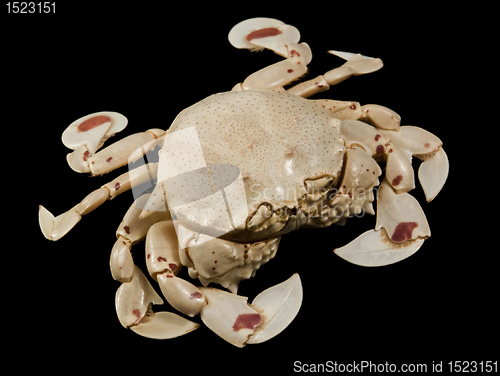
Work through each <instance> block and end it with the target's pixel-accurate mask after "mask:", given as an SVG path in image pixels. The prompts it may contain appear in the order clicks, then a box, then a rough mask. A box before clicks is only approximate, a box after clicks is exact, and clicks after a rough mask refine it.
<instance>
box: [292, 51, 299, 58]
mask: <svg viewBox="0 0 500 376" xmlns="http://www.w3.org/2000/svg"><path fill="white" fill-rule="evenodd" d="M290 56H291V57H294V56H298V57H300V54H299V53H298V52H297V51H295V50H291V51H290Z"/></svg>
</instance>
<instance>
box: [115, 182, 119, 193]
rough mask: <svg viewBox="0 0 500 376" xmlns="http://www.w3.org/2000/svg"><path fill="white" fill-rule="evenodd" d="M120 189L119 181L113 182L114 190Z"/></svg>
mask: <svg viewBox="0 0 500 376" xmlns="http://www.w3.org/2000/svg"><path fill="white" fill-rule="evenodd" d="M119 189H120V183H116V184H115V191H117V190H119Z"/></svg>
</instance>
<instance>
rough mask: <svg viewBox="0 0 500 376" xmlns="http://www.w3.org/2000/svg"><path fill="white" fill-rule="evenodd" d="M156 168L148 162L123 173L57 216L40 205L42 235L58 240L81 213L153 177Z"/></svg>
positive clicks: (155, 165)
mask: <svg viewBox="0 0 500 376" xmlns="http://www.w3.org/2000/svg"><path fill="white" fill-rule="evenodd" d="M157 169H158V164H157V163H150V164H145V165H142V166H140V167H137V168H135V169H133V170H131V171H129V172H127V173H124V174H122V175H120V176H119V177H118V178H116V179H114V180H113V181H111V182H109V183H108V184H105V185H103V186H102V187H101V188H99V189H97V190H95V191H94V192H92V193H90V194H89V195H88V196H87V197H85V198H84V199H83V200H82V201H81V202H80V203H79V204H77V205H76V206H74V207H73V208H71V209H70V210H68V211H67V212H66V213H63V214H61V215H59V216H57V217H54V216H53V215H52V213H50V212H49V211H48V210H47V209H45V208H44V207H43V206H42V205H40V207H39V212H38V219H39V223H40V228H41V230H42V233H43V235H44V236H45V237H46V238H47V239H49V240H59V239H60V238H62V237H63V236H64V235H66V234H67V233H68V231H69V230H71V229H72V228H73V227H74V226H75V225H76V224H77V223H78V222H79V221H80V219H81V218H82V215H85V214H88V213H90V212H92V211H93V210H95V209H96V208H98V207H99V206H100V205H102V203H104V201H106V200H111V199H113V198H115V197H116V196H117V195H119V194H121V193H123V192H126V191H128V190H129V189H131V188H132V187H135V186H138V185H140V184H142V183H145V182H147V181H150V180H151V179H153V178H155V177H156V173H157Z"/></svg>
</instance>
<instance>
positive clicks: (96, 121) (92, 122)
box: [78, 115, 111, 132]
mask: <svg viewBox="0 0 500 376" xmlns="http://www.w3.org/2000/svg"><path fill="white" fill-rule="evenodd" d="M108 122H111V118H110V117H109V116H103V115H101V116H94V117H93V118H90V119H87V120H85V121H84V122H82V123H81V124H80V125H79V126H78V132H87V131H89V130H91V129H92V128H95V127H98V126H99V125H102V124H104V123H108Z"/></svg>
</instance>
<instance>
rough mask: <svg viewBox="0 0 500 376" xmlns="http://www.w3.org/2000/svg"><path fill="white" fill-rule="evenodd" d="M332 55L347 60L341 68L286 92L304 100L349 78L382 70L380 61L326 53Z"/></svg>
mask: <svg viewBox="0 0 500 376" xmlns="http://www.w3.org/2000/svg"><path fill="white" fill-rule="evenodd" d="M328 52H329V53H331V54H332V55H336V56H339V57H341V58H343V59H344V60H347V61H346V62H345V63H344V64H343V65H342V66H340V67H338V68H334V69H332V70H330V71H328V72H326V73H325V74H324V75H320V76H318V77H316V78H314V79H312V80H308V81H305V82H302V83H300V84H298V85H295V86H293V87H291V88H290V89H288V92H289V93H291V94H295V95H298V96H301V97H304V98H308V97H310V96H311V95H314V94H317V93H321V92H323V91H326V90H328V89H329V88H330V85H337V84H339V83H341V82H342V81H345V80H347V79H348V78H349V77H351V76H359V75H362V74H367V73H372V72H375V71H377V70H379V69H380V68H382V66H383V63H382V60H380V59H378V58H372V57H367V56H363V55H360V54H353V53H350V52H341V51H328Z"/></svg>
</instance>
